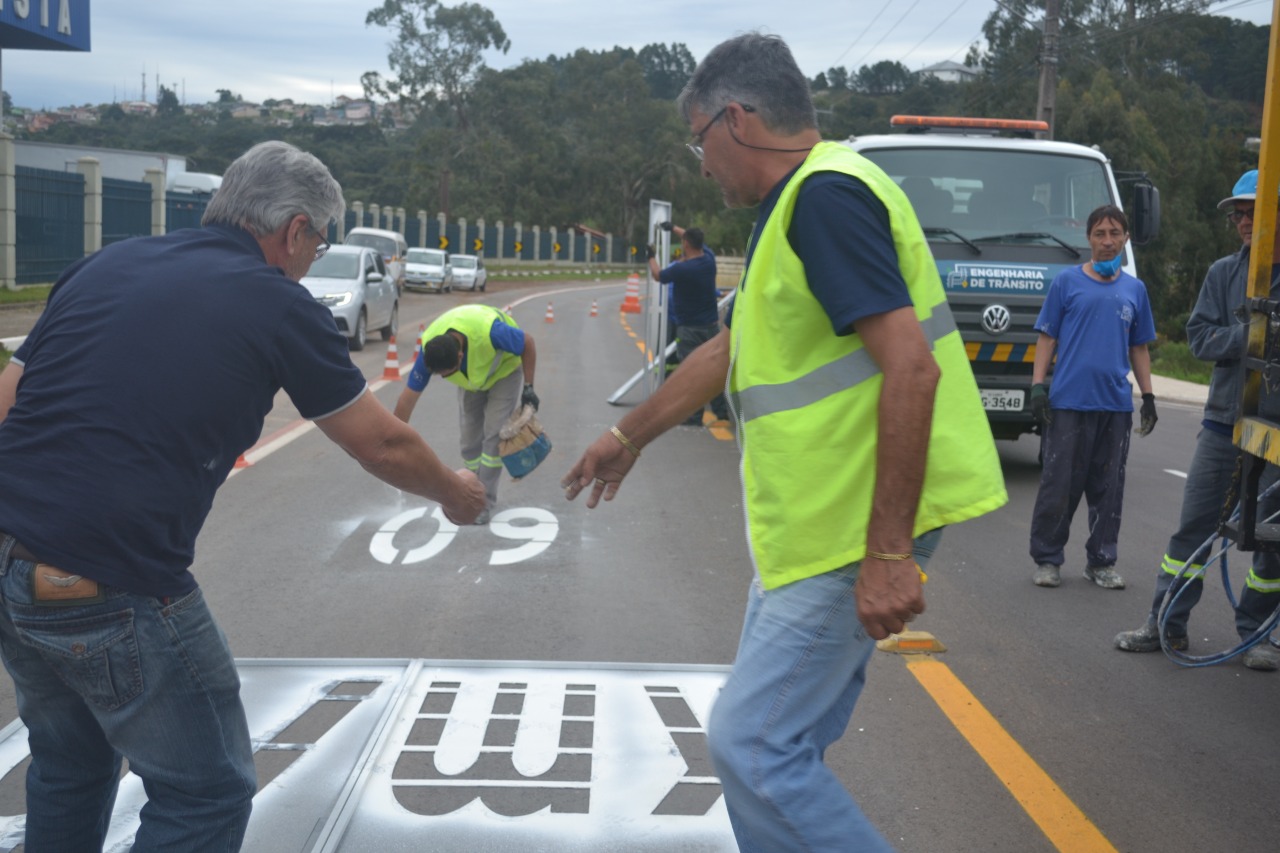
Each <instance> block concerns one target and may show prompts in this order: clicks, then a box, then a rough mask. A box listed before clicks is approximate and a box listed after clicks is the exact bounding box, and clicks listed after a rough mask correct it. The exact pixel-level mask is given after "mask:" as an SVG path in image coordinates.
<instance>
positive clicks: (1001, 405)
mask: <svg viewBox="0 0 1280 853" xmlns="http://www.w3.org/2000/svg"><path fill="white" fill-rule="evenodd" d="M891 124H892V125H893V126H894V127H899V128H904V129H905V130H906V132H904V133H892V134H883V135H876V136H858V137H850V138H849V139H848V140H847V141H846V142H845V144H846V145H848V146H850V147H851V148H853V149H854V150H855V151H857V152H859V153H860V154H862V155H863V156H864V157H867V158H868V159H870V160H871V161H873V162H874V163H875V164H876V165H878V166H879V167H880V168H881V169H883V170H884V171H885V172H886V173H888V175H889V176H890V177H891V178H893V179H894V180H895V181H896V182H897V183H898V185H899V186H901V187H902V189H903V191H904V192H906V194H907V197H908V198H909V199H910V200H911V204H912V207H914V208H915V211H916V215H917V217H918V218H919V220H920V225H921V227H922V228H923V229H924V233H925V237H926V238H927V239H928V241H929V248H930V250H931V251H932V252H933V257H934V260H935V261H936V262H937V264H938V272H939V274H940V275H941V276H942V283H943V286H944V287H945V288H946V292H947V301H948V303H949V304H950V306H951V312H952V314H953V315H954V316H955V320H956V325H957V326H958V327H959V329H960V335H961V337H962V338H963V339H964V342H965V348H966V349H967V350H968V353H969V361H970V363H971V365H972V367H973V373H974V376H975V377H976V378H977V380H978V388H979V390H980V392H981V394H982V404H983V406H984V407H985V408H986V410H987V417H988V420H989V421H990V423H991V430H992V433H993V434H994V435H995V437H996V438H1003V439H1016V438H1018V436H1020V435H1022V434H1023V433H1026V432H1036V431H1038V428H1037V426H1036V423H1035V420H1034V419H1033V418H1032V416H1031V412H1030V410H1029V408H1028V406H1027V394H1028V392H1029V391H1030V388H1031V371H1032V366H1033V364H1034V362H1035V350H1036V338H1037V336H1038V335H1037V332H1036V331H1035V328H1034V324H1035V321H1036V317H1037V316H1038V314H1039V313H1040V305H1041V303H1043V302H1044V298H1045V295H1046V294H1047V293H1048V290H1049V284H1050V282H1052V281H1053V278H1054V276H1056V275H1057V274H1058V273H1059V272H1060V271H1061V270H1063V269H1064V268H1066V267H1069V266H1073V265H1077V264H1082V263H1084V262H1085V261H1087V260H1089V243H1088V240H1086V238H1085V220H1086V219H1087V218H1088V216H1089V213H1090V212H1091V211H1093V210H1094V209H1096V208H1097V207H1099V206H1100V205H1103V204H1114V205H1117V206H1120V207H1123V205H1121V204H1120V191H1119V186H1118V184H1117V181H1116V175H1115V173H1114V172H1113V171H1112V169H1111V163H1110V161H1109V160H1108V159H1107V157H1106V155H1104V154H1103V153H1102V152H1100V151H1098V150H1097V149H1095V148H1089V147H1086V146H1084V145H1076V144H1073V143H1069V142H1054V141H1051V140H1045V139H1037V138H1035V134H1036V133H1037V132H1042V131H1044V130H1047V129H1048V128H1047V125H1045V124H1044V123H1043V122H1036V121H1017V120H1004V119H977V118H941V117H926V116H894V117H893V119H892V120H891ZM1126 215H1127V216H1128V217H1129V230H1130V238H1131V239H1130V243H1129V245H1128V246H1127V247H1126V249H1125V257H1124V269H1125V271H1126V272H1128V273H1130V274H1136V272H1135V267H1134V260H1133V246H1134V244H1137V245H1143V244H1145V243H1146V242H1148V241H1149V240H1151V239H1152V238H1153V237H1155V235H1156V233H1157V231H1158V230H1159V227H1160V194H1159V192H1158V191H1157V190H1156V188H1155V187H1154V186H1152V185H1151V184H1150V183H1148V182H1147V181H1146V180H1145V178H1144V179H1139V180H1137V181H1136V183H1135V186H1134V194H1133V205H1132V209H1131V210H1129V211H1127V212H1126Z"/></svg>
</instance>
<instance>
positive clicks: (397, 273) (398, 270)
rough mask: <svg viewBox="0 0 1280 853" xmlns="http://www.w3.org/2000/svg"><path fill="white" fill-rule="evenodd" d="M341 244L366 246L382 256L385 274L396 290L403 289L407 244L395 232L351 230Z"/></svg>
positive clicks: (372, 229) (375, 229)
mask: <svg viewBox="0 0 1280 853" xmlns="http://www.w3.org/2000/svg"><path fill="white" fill-rule="evenodd" d="M342 242H343V243H345V244H346V245H348V246H368V247H369V248H370V249H376V250H377V251H378V254H380V255H382V261H383V263H384V264H386V267H387V274H388V275H390V276H391V280H392V281H394V282H395V285H396V290H397V291H398V290H400V289H401V288H403V287H404V257H405V255H406V254H408V252H409V244H408V243H406V242H405V241H404V236H403V235H402V234H400V233H399V232H397V231H385V230H383V229H381V228H352V229H351V230H350V231H348V232H347V236H346V237H344V238H342Z"/></svg>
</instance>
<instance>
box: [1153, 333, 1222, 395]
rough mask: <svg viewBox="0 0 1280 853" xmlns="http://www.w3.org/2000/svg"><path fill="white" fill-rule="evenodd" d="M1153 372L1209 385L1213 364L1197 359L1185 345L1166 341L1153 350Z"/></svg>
mask: <svg viewBox="0 0 1280 853" xmlns="http://www.w3.org/2000/svg"><path fill="white" fill-rule="evenodd" d="M1151 372H1152V373H1156V374H1159V375H1160V376H1167V377H1169V378H1170V379H1181V380H1182V381H1184V382H1196V383H1199V384H1200V385H1208V384H1209V378H1210V376H1212V375H1213V363H1212V362H1208V361H1201V360H1200V359H1198V358H1196V357H1195V356H1194V355H1192V354H1191V347H1189V346H1188V345H1187V344H1185V343H1179V342H1174V341H1165V342H1164V343H1162V344H1160V345H1159V346H1156V347H1153V348H1152V350H1151Z"/></svg>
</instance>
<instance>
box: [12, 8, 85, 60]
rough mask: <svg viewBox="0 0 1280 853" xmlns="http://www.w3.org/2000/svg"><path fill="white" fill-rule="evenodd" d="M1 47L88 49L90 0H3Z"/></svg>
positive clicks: (20, 48)
mask: <svg viewBox="0 0 1280 853" xmlns="http://www.w3.org/2000/svg"><path fill="white" fill-rule="evenodd" d="M0 48H3V49H11V50H12V49H17V50H88V49H89V0H0Z"/></svg>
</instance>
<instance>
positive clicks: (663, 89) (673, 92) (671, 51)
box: [636, 44, 698, 101]
mask: <svg viewBox="0 0 1280 853" xmlns="http://www.w3.org/2000/svg"><path fill="white" fill-rule="evenodd" d="M636 59H637V61H639V63H640V67H641V68H642V69H643V70H644V79H645V82H646V83H648V84H649V92H650V94H652V95H653V97H655V98H657V99H658V100H660V101H674V100H675V99H676V96H677V95H679V94H680V92H681V91H682V90H683V89H684V87H685V84H686V83H688V82H689V78H691V77H692V76H693V71H694V69H695V68H697V67H698V63H697V62H695V61H694V59H693V54H691V53H690V52H689V48H687V47H685V46H684V45H683V44H672V45H671V46H670V47H667V46H666V45H665V44H647V45H645V46H644V47H642V48H640V52H639V53H638V54H636Z"/></svg>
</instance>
